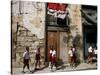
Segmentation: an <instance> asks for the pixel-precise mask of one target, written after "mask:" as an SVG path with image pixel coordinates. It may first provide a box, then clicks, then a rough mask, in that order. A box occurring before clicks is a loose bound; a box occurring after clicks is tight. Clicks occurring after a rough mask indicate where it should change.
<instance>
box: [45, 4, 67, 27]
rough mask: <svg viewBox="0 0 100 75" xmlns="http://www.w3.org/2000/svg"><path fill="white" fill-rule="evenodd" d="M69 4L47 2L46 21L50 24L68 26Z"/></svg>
mask: <svg viewBox="0 0 100 75" xmlns="http://www.w3.org/2000/svg"><path fill="white" fill-rule="evenodd" d="M67 6H68V5H67V4H62V3H47V16H46V23H47V25H48V26H58V27H66V26H68V18H67V13H68V12H67V10H66V9H67Z"/></svg>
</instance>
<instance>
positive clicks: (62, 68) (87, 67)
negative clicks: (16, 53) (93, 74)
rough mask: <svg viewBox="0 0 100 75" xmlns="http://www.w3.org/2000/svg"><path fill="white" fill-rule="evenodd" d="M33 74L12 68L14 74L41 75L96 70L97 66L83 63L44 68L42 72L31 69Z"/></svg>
mask: <svg viewBox="0 0 100 75" xmlns="http://www.w3.org/2000/svg"><path fill="white" fill-rule="evenodd" d="M30 69H31V72H29V71H28V70H27V68H26V69H25V73H23V72H22V70H23V69H22V68H12V74H13V75H18V74H37V73H38V74H39V73H51V72H68V71H80V70H96V69H97V64H96V63H94V64H87V63H81V64H80V65H78V66H77V67H74V68H72V67H70V66H69V65H68V64H64V65H62V66H59V67H57V70H56V68H55V67H54V68H53V70H51V69H50V67H45V68H42V69H41V70H34V67H30Z"/></svg>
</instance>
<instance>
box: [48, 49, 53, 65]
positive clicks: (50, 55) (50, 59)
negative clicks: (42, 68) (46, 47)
mask: <svg viewBox="0 0 100 75" xmlns="http://www.w3.org/2000/svg"><path fill="white" fill-rule="evenodd" d="M52 53H53V50H52V47H50V51H49V67H51V64H52Z"/></svg>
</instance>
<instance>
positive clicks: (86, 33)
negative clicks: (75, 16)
mask: <svg viewBox="0 0 100 75" xmlns="http://www.w3.org/2000/svg"><path fill="white" fill-rule="evenodd" d="M83 43H84V51H83V52H84V59H85V60H86V59H87V56H88V47H89V46H90V45H92V47H93V48H94V47H96V46H97V26H95V25H91V26H89V25H87V26H85V25H84V26H83Z"/></svg>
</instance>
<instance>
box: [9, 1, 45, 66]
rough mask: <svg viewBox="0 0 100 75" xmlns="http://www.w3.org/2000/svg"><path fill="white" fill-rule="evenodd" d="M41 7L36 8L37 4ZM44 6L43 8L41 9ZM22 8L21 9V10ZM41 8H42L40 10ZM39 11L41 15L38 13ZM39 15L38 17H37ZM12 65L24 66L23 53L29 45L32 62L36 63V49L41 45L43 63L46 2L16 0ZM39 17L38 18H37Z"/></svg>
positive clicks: (13, 11)
mask: <svg viewBox="0 0 100 75" xmlns="http://www.w3.org/2000/svg"><path fill="white" fill-rule="evenodd" d="M39 5H41V7H38V8H35V6H39ZM41 8H42V9H41ZM15 9H16V10H17V11H16V10H15ZM19 9H20V11H19ZM38 9H41V10H38ZM37 12H38V14H39V15H36V14H37ZM37 17H38V18H37ZM11 18H12V61H13V62H12V66H13V67H22V65H23V63H22V62H23V59H22V55H23V52H24V50H25V47H26V46H29V49H30V56H31V62H30V65H33V64H34V60H35V50H36V49H37V46H40V52H41V60H40V61H43V62H42V63H41V64H44V59H45V40H44V33H45V32H44V31H45V4H44V3H37V2H31V1H22V2H21V3H20V8H19V1H15V2H13V4H12V17H11ZM36 18H37V19H36Z"/></svg>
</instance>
